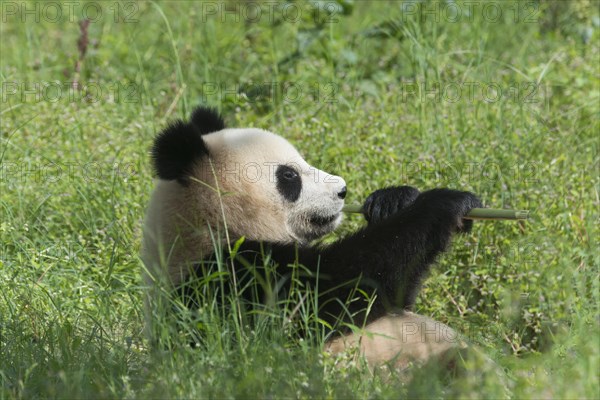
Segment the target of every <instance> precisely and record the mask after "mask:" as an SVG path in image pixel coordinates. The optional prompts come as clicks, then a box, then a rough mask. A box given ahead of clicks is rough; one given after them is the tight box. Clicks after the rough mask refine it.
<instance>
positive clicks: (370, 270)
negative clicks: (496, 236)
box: [141, 107, 481, 368]
mask: <svg viewBox="0 0 600 400" xmlns="http://www.w3.org/2000/svg"><path fill="white" fill-rule="evenodd" d="M151 156H152V161H153V166H154V170H155V172H156V175H157V177H158V179H157V181H156V185H155V188H154V191H153V193H152V195H151V199H150V204H149V206H148V210H147V215H146V218H145V223H144V232H143V241H142V255H141V258H142V261H143V264H144V276H145V282H146V284H147V285H148V286H149V288H150V289H149V295H148V297H147V305H146V308H147V310H148V309H149V310H148V311H149V315H151V314H152V307H154V305H153V300H155V299H153V297H156V296H157V294H158V293H159V292H164V291H165V290H164V288H165V287H166V288H168V289H167V292H169V291H172V292H173V293H179V294H181V293H182V292H181V291H179V290H178V288H181V287H184V285H185V284H186V282H189V281H192V280H197V279H201V278H202V273H203V272H202V271H204V269H203V267H202V266H203V265H204V264H205V263H209V262H214V260H215V259H219V260H221V261H222V262H224V263H225V265H231V266H232V268H233V270H234V271H235V272H237V274H238V275H239V276H242V275H244V274H243V271H244V269H246V268H247V267H248V265H263V264H264V263H265V262H269V263H271V264H272V265H274V266H275V267H276V268H277V269H278V270H282V271H283V273H282V275H281V276H284V275H285V271H287V270H286V268H287V267H288V266H290V265H296V266H298V265H301V266H303V267H304V268H305V269H306V270H307V271H308V272H306V271H305V273H303V274H300V275H299V279H300V280H301V281H302V283H303V284H304V285H306V286H307V287H308V286H309V287H311V288H318V293H319V304H320V305H321V306H320V308H319V310H318V318H319V320H320V321H324V324H325V325H324V326H328V327H335V326H340V321H342V322H344V321H345V322H352V323H353V324H355V325H359V326H360V327H361V328H362V329H360V330H358V331H357V330H354V331H350V332H348V331H343V330H341V331H336V332H335V333H333V334H332V335H331V339H330V340H329V341H328V342H327V343H326V345H325V347H326V350H327V351H329V352H332V353H343V352H345V351H347V350H348V349H349V348H352V349H357V350H358V353H359V354H360V356H363V357H364V358H365V359H366V360H367V362H368V364H369V365H371V366H376V365H379V364H382V363H390V362H392V363H394V364H395V365H397V366H399V367H400V368H404V367H405V366H407V365H409V364H411V363H412V362H413V361H417V362H426V361H428V360H431V359H432V358H434V357H441V356H443V355H444V354H446V353H447V352H448V351H450V350H452V349H455V348H457V347H461V346H464V343H463V342H462V341H461V340H458V336H457V334H456V332H454V331H453V330H452V329H451V328H449V327H448V326H446V325H444V324H441V323H438V322H436V321H434V320H432V319H430V318H427V317H425V316H420V315H417V314H414V313H412V312H411V311H410V310H411V308H412V306H413V305H414V302H415V298H416V296H417V294H418V291H419V287H420V285H421V283H422V281H423V279H424V278H425V276H426V275H427V273H428V270H429V269H430V268H431V266H432V265H433V264H434V263H435V261H436V258H437V257H438V256H439V255H440V254H441V253H442V252H443V251H444V250H446V249H447V247H448V245H449V243H450V241H451V237H452V235H453V234H455V233H467V232H469V231H470V230H471V227H472V221H469V220H465V219H463V217H464V216H465V215H466V214H467V213H468V212H469V211H470V210H471V209H472V208H474V207H481V202H480V201H479V199H478V198H477V197H476V196H475V195H474V194H472V193H469V192H463V191H456V190H450V189H433V190H429V191H425V192H422V193H421V192H419V190H417V189H415V188H413V187H409V186H397V187H388V188H384V189H379V190H376V191H374V192H373V193H372V194H371V195H369V196H368V197H367V199H366V201H365V203H364V206H363V209H364V212H365V217H366V220H367V224H366V226H364V227H363V228H361V229H359V230H357V231H356V232H354V233H352V234H350V235H348V236H346V237H344V238H342V239H339V240H337V241H335V242H333V243H331V244H326V245H323V244H317V245H315V244H313V243H314V241H315V240H316V239H319V238H321V237H323V236H324V235H326V234H328V233H330V232H332V231H333V230H334V229H335V228H336V227H338V225H339V224H340V222H341V220H342V207H343V205H344V199H345V197H346V193H347V189H346V182H345V181H344V179H342V178H341V177H339V176H335V175H331V174H328V173H326V172H324V171H321V170H318V169H316V168H314V167H312V166H310V165H309V164H308V163H307V162H306V161H305V160H304V158H303V157H302V156H301V155H300V154H299V152H298V151H297V150H296V149H295V148H294V146H292V145H291V144H290V143H289V142H288V141H287V140H285V139H284V138H282V137H281V136H278V135H276V134H274V133H271V132H268V131H265V130H261V129H254V128H242V129H239V128H238V129H235V128H226V127H225V123H224V120H223V119H222V117H221V116H220V115H219V113H218V112H216V111H215V110H214V109H211V108H206V107H199V108H197V109H195V110H194V111H193V113H192V115H191V118H190V120H189V121H182V120H178V121H176V122H174V123H171V124H170V125H169V126H167V127H166V128H165V129H164V130H162V131H161V132H160V133H159V134H158V135H157V136H156V139H155V141H154V144H153V147H152V150H151ZM234 243H237V245H239V247H236V246H234V245H233V244H234ZM240 243H241V245H240ZM232 247H236V248H235V249H234V250H232ZM238 284H239V282H238ZM289 285H290V280H289V279H287V280H286V279H283V278H282V279H281V280H280V281H279V282H277V285H275V286H277V287H279V288H280V290H281V291H285V290H286V289H289ZM358 293H368V294H370V295H371V296H368V297H365V296H360V295H357V294H358ZM367 298H368V299H370V300H367ZM150 323H151V322H150Z"/></svg>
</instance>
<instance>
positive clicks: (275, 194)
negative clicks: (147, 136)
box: [152, 108, 346, 243]
mask: <svg viewBox="0 0 600 400" xmlns="http://www.w3.org/2000/svg"><path fill="white" fill-rule="evenodd" d="M152 158H153V162H154V168H155V171H156V174H157V175H158V178H159V179H160V180H161V182H163V183H164V184H166V185H167V186H165V189H164V190H168V191H170V192H172V193H171V194H170V195H169V196H164V195H161V196H160V197H161V198H165V199H168V200H167V204H162V205H161V207H162V208H163V209H164V210H165V211H166V212H169V213H170V214H171V217H172V218H178V219H179V220H180V221H185V222H186V223H192V222H191V221H198V220H200V223H202V224H209V225H211V226H216V225H217V224H223V223H224V224H225V226H226V227H227V230H228V232H230V233H233V235H234V236H238V237H241V236H244V237H246V238H248V239H250V240H261V241H274V242H279V243H291V242H301V243H306V242H309V241H311V240H314V239H316V238H318V237H321V236H323V235H325V234H327V233H329V232H331V231H332V230H333V229H335V228H336V227H337V226H338V225H339V223H340V221H341V218H342V213H341V211H342V206H343V204H344V197H345V196H346V183H345V182H344V180H343V179H342V178H340V177H338V176H334V175H330V174H328V173H326V172H324V171H321V170H319V169H316V168H314V167H312V166H310V165H309V164H308V163H307V162H306V161H305V160H304V159H303V158H302V156H300V154H299V153H298V151H297V150H296V149H295V148H294V147H293V146H292V145H291V144H290V143H288V141H287V140H285V139H284V138H282V137H280V136H278V135H275V134H273V133H271V132H267V131H264V130H261V129H226V128H225V124H224V122H223V119H222V118H221V117H220V116H219V114H218V113H217V112H216V111H214V110H212V109H209V108H198V109H196V110H195V111H194V112H193V114H192V118H191V120H190V121H189V122H183V121H178V122H175V123H173V124H171V125H170V126H168V127H167V128H166V129H164V130H163V131H162V132H161V133H160V134H159V135H158V136H157V138H156V140H155V142H154V146H153V148H152ZM161 182H159V185H160V183H161ZM167 182H168V183H167ZM173 193H176V194H173ZM168 202H171V203H174V204H168ZM175 214H177V215H175Z"/></svg>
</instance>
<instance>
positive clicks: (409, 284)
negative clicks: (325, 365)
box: [320, 187, 481, 321]
mask: <svg viewBox="0 0 600 400" xmlns="http://www.w3.org/2000/svg"><path fill="white" fill-rule="evenodd" d="M416 194H418V191H416V189H413V188H409V187H401V188H389V189H385V190H384V191H378V192H374V193H373V195H371V196H369V198H368V199H367V201H366V202H365V205H364V207H363V208H364V209H365V211H366V214H367V215H366V217H367V219H368V220H370V223H369V225H368V226H366V227H365V228H363V229H360V230H359V231H357V232H355V233H354V234H352V235H350V236H349V237H346V238H344V239H342V240H340V241H338V242H336V243H334V244H332V245H330V246H328V247H326V248H325V249H322V250H321V253H320V255H321V263H320V271H321V275H322V278H323V279H321V286H320V287H336V285H338V286H339V285H341V284H342V283H343V282H344V281H347V280H348V279H349V278H350V277H354V278H356V279H359V282H360V283H359V287H360V288H361V289H363V290H366V291H369V290H370V291H371V292H372V291H375V292H376V294H377V299H376V300H375V302H374V303H373V304H372V307H371V310H370V312H369V315H368V320H369V321H372V320H374V319H376V318H378V317H380V316H382V315H385V314H386V313H387V312H389V311H390V310H402V309H406V308H410V307H411V306H412V305H413V304H414V302H415V298H416V296H417V294H418V291H419V288H420V286H421V283H422V281H423V279H424V278H425V276H426V275H427V272H428V271H429V268H430V266H431V265H432V264H433V263H434V262H435V260H436V258H437V257H438V256H439V255H440V254H441V253H442V252H443V251H444V250H445V249H446V248H447V246H448V244H449V243H450V239H451V236H452V234H453V233H455V232H468V231H469V230H470V229H471V227H472V221H467V220H464V219H463V217H464V216H465V215H466V214H467V213H468V212H469V211H470V210H471V209H472V208H475V207H481V202H480V201H479V199H478V198H477V197H476V196H475V195H473V194H472V193H469V192H461V191H455V190H449V189H434V190H430V191H427V192H424V193H421V194H418V195H416ZM407 204H408V205H407ZM403 207H404V208H403ZM378 209H379V212H378V213H375V212H374V210H375V211H376V210H378ZM381 210H383V211H381ZM369 213H371V215H369ZM347 290H348V289H346V291H347ZM332 293H335V295H336V296H339V297H340V298H343V296H344V293H343V289H338V290H335V291H333V292H332ZM331 304H334V303H333V302H332V303H331ZM359 307H364V305H361V304H360V303H355V305H353V303H351V304H349V305H348V308H349V309H350V310H349V311H351V312H354V313H356V314H360V310H359V309H357V308H359ZM324 311H325V312H326V313H330V314H335V313H336V312H338V310H337V309H336V306H335V305H332V306H331V307H330V310H327V309H326V310H324Z"/></svg>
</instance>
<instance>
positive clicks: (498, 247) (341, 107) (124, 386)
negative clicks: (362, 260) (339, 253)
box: [0, 0, 600, 398]
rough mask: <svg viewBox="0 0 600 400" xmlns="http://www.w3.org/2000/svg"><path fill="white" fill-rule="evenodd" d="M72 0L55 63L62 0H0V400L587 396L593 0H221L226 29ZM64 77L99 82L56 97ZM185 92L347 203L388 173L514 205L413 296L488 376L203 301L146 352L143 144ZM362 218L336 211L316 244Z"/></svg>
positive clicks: (597, 95) (165, 10) (592, 269)
mask: <svg viewBox="0 0 600 400" xmlns="http://www.w3.org/2000/svg"><path fill="white" fill-rule="evenodd" d="M86 3H87V2H86ZM91 3H92V4H93V5H95V6H97V7H100V8H101V9H102V11H103V17H102V18H100V19H99V20H98V21H96V22H93V23H92V24H90V27H89V40H90V42H89V46H88V48H87V52H86V54H85V56H84V58H83V61H82V63H81V68H80V72H79V73H76V72H75V70H74V66H75V63H76V60H77V59H78V58H79V57H80V56H79V51H78V48H77V40H78V38H79V35H80V29H79V26H78V24H77V21H78V20H79V19H80V18H81V15H82V5H83V4H84V3H83V2H82V3H81V4H82V5H80V6H76V8H75V19H74V20H75V22H70V21H69V18H67V17H63V18H62V19H61V21H59V22H53V21H49V19H52V15H53V14H43V13H44V9H43V7H44V4H45V3H42V2H40V3H37V4H38V7H40V8H39V10H40V11H39V12H40V13H41V14H40V16H41V18H40V21H39V22H37V21H36V20H35V14H28V15H26V14H24V10H23V8H24V7H25V6H27V7H29V8H30V9H34V10H35V8H34V7H35V3H31V2H27V3H23V2H3V3H2V4H1V6H2V22H1V25H0V26H1V28H0V33H1V35H2V39H1V43H2V44H1V46H2V49H1V53H2V57H0V58H1V61H0V73H1V75H0V79H1V81H2V102H1V107H2V109H1V114H0V118H1V124H0V129H1V134H0V140H1V141H0V146H1V148H0V162H1V165H0V208H1V210H2V214H1V217H0V246H1V247H0V289H1V290H0V381H1V382H2V385H1V389H0V393H1V395H0V397H2V398H13V397H28V398H29V397H60V398H88V397H103V398H104V397H132V398H147V397H153V398H163V397H164V398H168V397H182V398H199V397H212V398H224V397H239V398H246V397H261V398H264V397H277V398H279V397H304V398H309V397H310V398H312V397H318V398H322V397H328V398H334V397H335V398H363V397H370V398H382V397H386V398H398V397H438V398H439V397H480V398H497V397H514V398H542V397H543V398H548V397H553V398H582V397H587V398H594V397H595V398H597V397H599V396H600V388H599V376H598V371H599V370H600V345H599V343H600V326H599V324H600V317H599V313H598V304H599V303H598V301H599V276H598V266H599V258H600V257H599V253H598V250H597V246H598V207H599V205H600V204H599V203H600V200H599V192H598V184H599V167H600V165H599V156H598V150H599V148H598V145H599V139H598V137H599V135H598V134H599V132H600V119H599V116H600V112H599V111H600V108H599V104H600V71H599V61H598V60H599V57H600V46H599V45H598V43H599V36H600V35H599V33H598V28H599V27H598V25H599V22H598V21H599V20H598V18H599V13H598V7H599V4H598V2H596V1H585V0H580V1H574V2H548V1H540V2H537V1H533V2H523V3H517V2H487V3H482V4H481V5H479V6H475V8H474V10H473V13H472V14H469V15H468V16H467V15H466V14H465V10H466V9H467V6H466V5H465V4H464V3H462V2H458V3H457V4H458V6H457V7H459V8H460V10H461V11H462V18H459V20H458V21H454V20H453V19H451V18H450V17H448V16H447V15H448V14H444V13H445V12H448V7H449V4H455V3H453V2H442V3H432V2H429V1H426V2H425V4H426V7H429V8H428V9H430V10H434V11H433V14H424V17H423V18H421V19H420V18H418V16H416V15H413V13H412V12H408V11H407V9H406V8H405V9H404V12H403V11H402V3H403V2H400V1H397V2H369V3H362V2H356V3H354V5H353V7H350V6H349V5H351V4H352V3H350V2H344V3H343V4H345V6H346V8H345V9H343V10H342V9H341V8H340V9H339V10H337V11H336V15H335V16H334V19H335V20H333V21H331V20H329V21H328V18H327V15H326V13H325V12H324V11H323V10H321V11H320V12H319V13H318V14H317V15H316V16H315V15H314V14H310V13H309V12H308V11H309V10H311V9H313V10H314V6H310V5H308V4H307V3H300V5H301V8H302V13H301V16H302V18H300V19H299V20H297V21H291V20H290V19H292V17H290V15H288V14H285V16H287V18H284V17H283V16H282V13H281V12H275V13H273V14H272V15H273V16H272V17H271V16H270V14H269V13H267V12H266V11H265V12H264V13H263V14H262V17H261V18H260V20H258V19H255V21H250V20H249V18H245V17H244V16H245V15H247V14H244V13H247V12H248V11H252V10H249V9H248V8H245V9H244V7H246V6H244V5H243V3H235V2H228V3H227V4H228V6H227V7H228V8H227V10H229V9H230V8H229V7H231V9H233V10H235V9H236V7H237V10H238V12H239V13H240V14H239V15H240V20H239V22H236V21H234V18H235V14H224V12H223V7H224V5H223V4H225V3H221V2H208V3H199V2H158V3H149V2H140V3H135V4H136V6H135V8H131V4H132V3H128V2H122V3H120V5H119V7H115V5H114V3H112V2H95V3H94V2H91ZM404 3H408V2H404ZM11 4H12V6H16V7H17V9H16V11H14V12H13V10H14V9H12V8H11V9H9V8H7V7H8V5H11ZM203 4H204V5H203ZM321 4H324V6H325V7H327V6H328V5H327V4H329V5H331V4H333V3H321ZM340 4H341V3H340ZM436 4H437V5H436ZM484 4H485V5H489V4H492V6H499V7H501V9H502V10H503V14H502V17H500V18H498V19H497V20H496V19H491V18H490V17H489V15H488V18H485V15H484V11H483V10H484V7H485V5H484ZM207 6H216V7H217V12H216V15H212V14H211V13H212V10H213V9H212V8H206V7H207ZM492 6H490V7H492ZM66 7H67V6H64V8H63V12H66ZM111 7H112V8H111ZM128 7H129V8H128ZM265 7H266V6H265ZM405 7H406V6H405ZM435 7H438V8H435ZM528 7H533V8H528ZM265 9H267V8H265ZM408 10H409V11H410V10H412V9H411V8H409V9H408ZM436 10H439V11H436ZM511 10H512V11H511ZM51 11H52V10H46V12H48V13H50V12H51ZM88 11H89V14H88V15H91V16H94V15H95V14H93V13H92V11H93V10H88ZM342 11H344V12H342ZM488 11H489V12H491V8H490V9H489V10H488ZM34 12H35V11H34ZM117 12H118V14H115V13H117ZM129 12H133V14H132V15H130V16H129V17H127V16H128V15H129ZM290 12H291V11H290ZM15 13H16V14H15ZM515 13H516V14H515ZM115 15H116V18H117V20H118V22H115ZM435 16H437V17H438V21H437V22H436V21H434V20H433V18H435ZM515 16H516V17H515ZM126 17H127V18H128V19H127V20H126V21H124V20H123V18H126ZM517 17H518V18H517ZM526 17H527V18H526ZM222 18H227V21H228V22H227V23H223V22H221V19H222ZM23 19H24V20H25V21H23ZM74 79H77V80H79V81H80V83H82V84H88V86H90V85H91V83H94V85H96V87H99V88H101V89H102V92H103V94H102V95H101V96H96V97H94V96H93V93H92V99H91V100H90V99H87V100H86V99H85V98H83V99H81V98H80V99H71V98H70V97H69V94H70V93H69V91H68V90H67V88H68V87H69V86H70V83H69V82H72V81H73V80H74ZM50 83H52V85H54V86H50V87H49V88H48V89H43V88H44V87H45V86H44V85H48V84H50ZM273 83H274V84H273ZM57 84H60V85H62V87H63V90H62V92H61V94H60V95H57V92H56V91H54V92H53V91H52V90H56V88H57V86H56V85H57ZM436 84H437V85H439V87H440V89H441V90H442V93H444V94H443V95H442V96H440V97H439V98H438V97H436V96H435V94H431V93H430V94H427V93H426V90H428V89H432V88H435V87H436V86H435V85H436ZM35 85H38V86H35ZM219 85H220V88H219ZM456 85H462V88H463V90H462V92H461V95H460V96H456V92H452V90H456V87H457V86H456ZM92 86H93V85H91V86H90V87H92ZM273 87H275V88H276V89H275V90H273ZM469 88H474V89H473V90H474V92H473V94H474V96H473V98H470V95H469V90H470V89H469ZM477 88H485V89H486V90H488V89H489V92H481V91H479V89H477ZM29 89H33V92H34V93H33V94H32V93H26V92H27V90H29ZM533 89H536V90H535V92H532V90H533ZM294 90H296V91H295V92H294ZM298 90H299V91H298ZM494 90H496V94H495V92H494ZM497 90H501V91H502V95H501V96H497ZM36 92H37V93H38V94H39V95H40V96H39V98H36V94H35V93H36ZM419 92H420V93H419ZM75 93H76V92H75ZM453 93H454V94H453ZM116 95H118V96H116ZM486 96H487V98H488V101H486ZM202 103H204V104H210V105H214V106H217V107H219V108H220V109H221V111H222V112H223V114H224V115H225V117H226V119H227V122H228V124H229V125H231V126H256V127H261V128H266V129H269V130H272V131H274V132H277V133H279V134H281V135H283V136H285V137H286V138H288V139H289V140H290V141H291V142H292V143H294V144H295V145H297V147H298V148H299V149H300V151H301V152H302V153H303V154H304V155H305V156H306V158H307V160H308V161H309V163H311V164H312V165H315V166H317V167H319V168H321V169H324V170H326V171H328V172H332V173H336V174H339V175H341V176H343V177H344V178H345V180H346V181H347V183H348V188H349V194H348V198H347V201H348V203H360V202H361V201H362V200H364V199H365V198H366V196H367V195H368V194H369V193H370V192H371V191H373V190H375V189H377V188H380V187H382V186H386V185H394V184H410V185H414V186H417V187H419V188H421V189H426V188H432V187H439V186H448V187H453V188H460V189H464V190H471V191H474V192H476V193H478V194H479V195H480V196H481V198H482V199H483V200H484V202H485V204H487V205H488V206H490V207H495V208H515V209H529V210H531V213H532V218H531V220H530V221H529V222H527V223H515V222H480V223H477V224H476V227H475V229H474V231H473V233H472V234H471V235H470V236H468V237H463V238H457V240H455V243H454V245H453V247H452V249H451V250H450V251H449V252H448V253H447V254H446V255H445V256H444V257H443V258H442V259H441V260H440V262H439V265H438V267H436V268H435V271H434V272H433V274H432V276H431V277H430V279H429V280H428V281H427V283H426V285H425V287H424V288H423V291H422V293H421V295H420V296H419V299H418V304H417V311H418V312H419V313H421V314H425V315H430V316H432V317H433V318H435V319H437V320H439V321H441V322H444V323H447V324H449V325H450V326H452V327H453V328H455V329H456V330H458V331H459V332H461V333H463V334H464V335H466V336H467V337H468V338H469V339H470V340H471V342H472V343H473V344H474V345H475V346H477V348H478V349H479V351H480V352H481V353H482V354H484V355H485V356H486V357H489V358H490V359H492V360H493V361H494V362H495V363H496V365H497V368H496V370H493V371H488V370H486V368H484V367H482V366H481V365H479V364H478V363H477V361H469V362H467V363H466V366H465V368H466V371H465V372H466V373H464V374H462V375H460V376H458V377H455V378H453V379H448V378H447V377H444V376H443V375H440V374H434V373H433V372H432V371H431V370H429V369H427V368H426V369H423V370H420V371H418V372H417V373H416V376H415V379H413V380H412V381H411V382H410V383H403V382H402V381H401V380H399V379H397V378H396V377H395V376H394V375H393V374H392V376H389V374H385V373H375V374H373V373H370V372H369V371H368V370H367V369H366V368H365V366H364V364H363V363H360V362H358V363H356V362H352V361H350V362H346V363H344V362H340V361H337V360H335V359H333V358H332V357H330V356H328V355H326V354H323V353H322V352H321V350H320V341H322V337H321V335H320V332H318V330H315V332H313V334H312V336H310V337H313V338H314V340H299V338H297V337H294V336H293V335H290V332H288V331H285V330H282V329H281V326H282V325H281V323H282V321H283V320H284V312H283V311H282V312H280V313H279V314H278V313H277V312H274V313H272V314H271V315H270V316H267V317H265V318H262V319H260V321H261V322H260V324H257V325H255V326H253V327H247V326H244V325H243V324H240V323H239V320H238V319H237V317H236V316H234V315H228V314H227V313H223V312H219V310H216V309H210V306H209V310H208V312H209V314H210V315H214V316H215V317H214V318H213V319H210V321H211V324H210V325H209V326H208V328H207V331H208V333H209V334H208V335H207V338H206V340H205V343H204V344H203V345H202V346H201V347H200V348H198V349H192V348H189V347H188V346H187V343H183V342H184V340H180V341H179V342H178V341H177V338H176V337H175V339H174V343H175V345H174V347H173V348H171V349H169V350H161V351H151V350H149V345H148V343H147V342H146V340H145V338H144V334H143V331H142V330H143V322H144V318H143V307H142V290H143V289H142V283H141V279H140V268H141V265H140V260H139V258H138V253H139V243H140V236H141V221H142V218H143V215H144V210H145V206H146V204H147V202H148V199H149V194H150V191H151V188H152V180H151V178H152V171H151V169H150V167H149V158H148V149H149V146H150V145H151V142H152V138H153V136H154V135H155V133H156V132H157V131H158V130H159V129H160V128H161V127H162V126H164V125H165V123H166V122H167V120H170V119H172V118H176V117H183V116H186V115H187V114H188V113H189V111H190V109H191V107H193V106H194V105H196V104H202ZM362 223H363V222H362V221H361V217H360V216H350V217H349V218H347V220H346V222H345V223H344V225H343V226H342V227H341V229H340V231H339V235H343V234H344V233H347V232H349V231H351V230H353V229H356V228H357V227H358V226H360V225H361V224H362ZM175 336H177V335H175ZM177 343H179V344H178V345H177ZM494 371H502V373H501V374H497V373H496V372H494Z"/></svg>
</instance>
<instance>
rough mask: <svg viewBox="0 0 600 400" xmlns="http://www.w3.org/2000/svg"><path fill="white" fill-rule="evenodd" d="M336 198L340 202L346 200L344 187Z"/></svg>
mask: <svg viewBox="0 0 600 400" xmlns="http://www.w3.org/2000/svg"><path fill="white" fill-rule="evenodd" d="M338 197H339V198H340V199H342V200H343V199H345V198H346V186H344V187H343V188H342V190H341V191H340V192H339V193H338Z"/></svg>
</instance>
